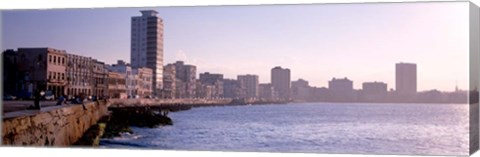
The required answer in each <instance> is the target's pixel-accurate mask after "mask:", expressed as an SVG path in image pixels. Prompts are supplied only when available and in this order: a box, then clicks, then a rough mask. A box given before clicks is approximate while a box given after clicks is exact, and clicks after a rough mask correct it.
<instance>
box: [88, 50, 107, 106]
mask: <svg viewBox="0 0 480 157" xmlns="http://www.w3.org/2000/svg"><path fill="white" fill-rule="evenodd" d="M107 75H108V69H107V67H106V66H105V63H104V62H101V61H98V60H96V59H94V60H93V93H92V95H94V96H97V97H106V96H107V94H108V92H107V90H108V89H107Z"/></svg>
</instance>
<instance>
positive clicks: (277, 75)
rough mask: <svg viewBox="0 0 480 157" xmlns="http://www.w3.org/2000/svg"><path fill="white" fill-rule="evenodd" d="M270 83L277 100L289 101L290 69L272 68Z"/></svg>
mask: <svg viewBox="0 0 480 157" xmlns="http://www.w3.org/2000/svg"><path fill="white" fill-rule="evenodd" d="M271 83H272V85H273V87H274V88H275V90H276V92H277V93H278V97H279V99H284V100H290V69H288V68H285V69H283V68H282V67H279V66H277V67H274V68H273V69H272V70H271Z"/></svg>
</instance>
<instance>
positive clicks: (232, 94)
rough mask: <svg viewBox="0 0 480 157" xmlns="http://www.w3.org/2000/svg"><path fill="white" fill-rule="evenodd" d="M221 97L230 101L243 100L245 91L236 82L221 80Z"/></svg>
mask: <svg viewBox="0 0 480 157" xmlns="http://www.w3.org/2000/svg"><path fill="white" fill-rule="evenodd" d="M223 97H224V98H231V99H240V98H245V97H246V93H245V89H243V88H242V87H241V86H240V82H239V81H238V80H235V79H223Z"/></svg>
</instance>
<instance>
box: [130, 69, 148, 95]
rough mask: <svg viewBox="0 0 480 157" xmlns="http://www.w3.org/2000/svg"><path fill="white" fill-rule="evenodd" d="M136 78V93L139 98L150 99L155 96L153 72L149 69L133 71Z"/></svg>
mask: <svg viewBox="0 0 480 157" xmlns="http://www.w3.org/2000/svg"><path fill="white" fill-rule="evenodd" d="M132 74H133V76H134V85H135V87H134V93H133V95H135V96H137V97H139V98H150V97H152V96H153V91H152V89H153V88H152V86H153V70H152V69H150V68H147V67H143V68H134V69H132Z"/></svg>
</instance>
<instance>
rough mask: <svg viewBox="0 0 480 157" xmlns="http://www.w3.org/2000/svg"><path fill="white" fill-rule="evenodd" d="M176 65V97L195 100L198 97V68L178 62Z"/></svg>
mask: <svg viewBox="0 0 480 157" xmlns="http://www.w3.org/2000/svg"><path fill="white" fill-rule="evenodd" d="M174 65H175V75H176V79H177V80H178V81H176V88H177V90H176V96H175V97H177V98H195V97H196V93H195V92H196V89H195V88H196V86H197V84H196V83H197V82H196V75H197V67H196V66H193V65H186V64H184V62H183V61H177V62H175V63H174Z"/></svg>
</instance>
